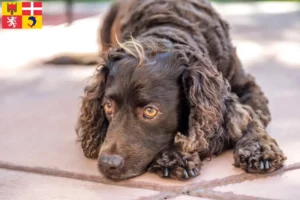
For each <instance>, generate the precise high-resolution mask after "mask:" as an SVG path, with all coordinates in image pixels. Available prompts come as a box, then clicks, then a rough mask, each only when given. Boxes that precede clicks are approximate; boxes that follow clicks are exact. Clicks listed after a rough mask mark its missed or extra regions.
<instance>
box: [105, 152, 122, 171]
mask: <svg viewBox="0 0 300 200" xmlns="http://www.w3.org/2000/svg"><path fill="white" fill-rule="evenodd" d="M100 163H101V165H102V167H105V168H107V169H110V170H114V169H117V168H121V167H122V166H123V163H124V159H123V158H122V157H121V156H119V155H107V154H104V155H101V156H100Z"/></svg>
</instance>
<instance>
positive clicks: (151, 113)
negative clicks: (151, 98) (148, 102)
mask: <svg viewBox="0 0 300 200" xmlns="http://www.w3.org/2000/svg"><path fill="white" fill-rule="evenodd" d="M157 113H158V111H157V110H156V109H155V108H153V107H147V108H145V110H144V117H146V118H150V119H152V118H154V117H155V116H156V115H157Z"/></svg>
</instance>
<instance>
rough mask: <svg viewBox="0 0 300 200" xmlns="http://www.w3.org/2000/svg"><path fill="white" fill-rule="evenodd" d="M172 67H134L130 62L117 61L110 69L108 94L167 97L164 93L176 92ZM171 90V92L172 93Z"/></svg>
mask: <svg viewBox="0 0 300 200" xmlns="http://www.w3.org/2000/svg"><path fill="white" fill-rule="evenodd" d="M171 70H172V69H168V67H161V66H158V65H144V66H141V67H138V68H137V67H136V66H135V65H130V63H125V64H124V63H118V65H115V66H113V67H112V69H111V70H110V73H109V75H108V80H107V86H106V88H107V91H106V94H107V95H108V96H119V98H124V97H125V96H129V97H132V98H133V97H141V98H146V99H147V98H148V99H149V98H160V99H163V98H167V97H166V93H168V94H169V95H171V96H173V95H172V94H173V93H174V95H175V93H176V92H177V89H178V88H177V87H178V86H177V79H176V77H174V76H172V73H171ZM172 92H173V93H172Z"/></svg>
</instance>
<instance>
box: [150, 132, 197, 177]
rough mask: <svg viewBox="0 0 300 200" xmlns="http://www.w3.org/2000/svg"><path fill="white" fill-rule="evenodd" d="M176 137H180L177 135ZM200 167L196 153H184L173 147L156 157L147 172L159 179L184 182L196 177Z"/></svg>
mask: <svg viewBox="0 0 300 200" xmlns="http://www.w3.org/2000/svg"><path fill="white" fill-rule="evenodd" d="M177 136H178V137H181V136H182V135H181V134H180V133H178V134H177ZM201 166H202V163H201V160H200V157H199V154H198V152H196V151H195V152H193V153H186V152H183V151H182V150H180V148H178V149H177V148H176V147H173V148H171V149H168V150H165V151H162V152H161V153H160V154H159V155H157V157H156V158H155V159H154V161H153V162H152V164H151V166H150V167H149V169H148V170H149V171H150V172H154V173H157V174H158V175H159V176H160V177H165V178H173V179H179V180H186V179H189V178H193V177H195V176H198V175H199V174H200V168H201Z"/></svg>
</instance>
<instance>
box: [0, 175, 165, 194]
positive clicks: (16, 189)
mask: <svg viewBox="0 0 300 200" xmlns="http://www.w3.org/2000/svg"><path fill="white" fill-rule="evenodd" d="M0 179H1V187H0V199H5V200H33V199H43V200H53V199H64V200H83V199H88V200H99V199H112V200H118V199H124V200H130V199H139V198H142V197H148V196H153V195H157V194H159V192H156V191H151V190H145V189H135V188H126V187H118V186H112V185H105V184H101V183H93V182H88V181H78V180H72V179H67V178H59V177H52V176H43V175H37V174H31V173H24V172H16V171H10V170H2V169H0Z"/></svg>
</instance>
